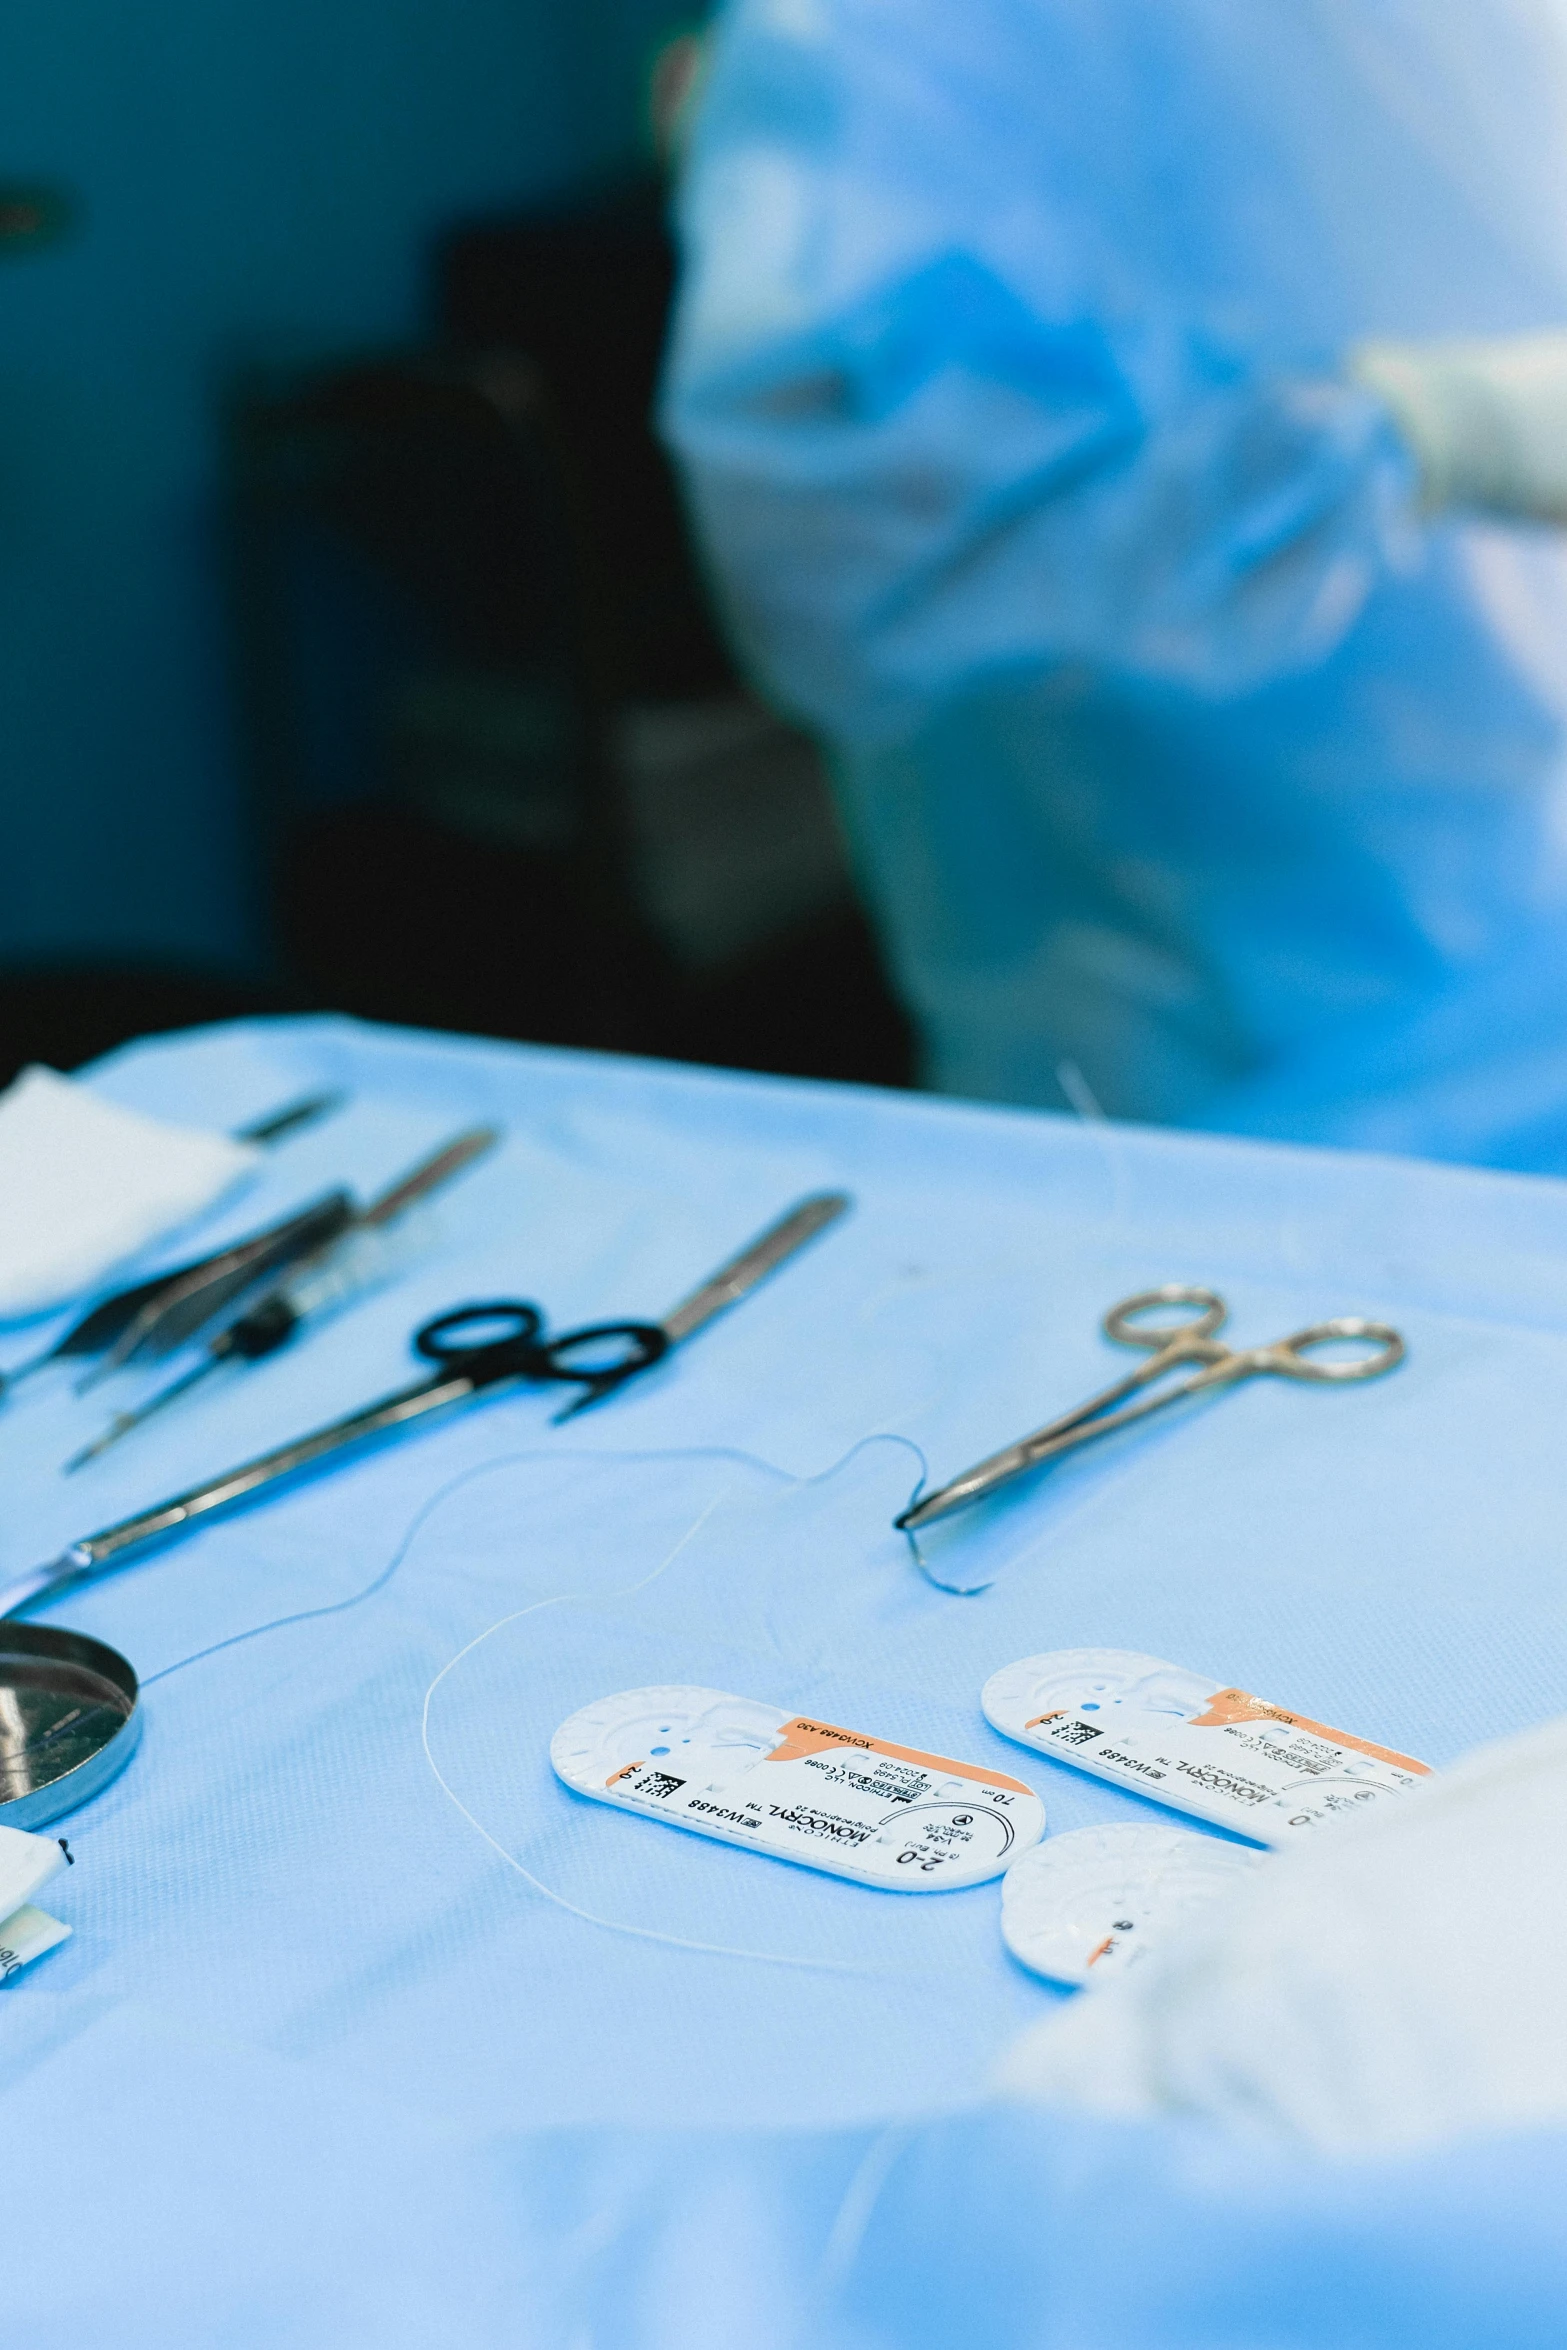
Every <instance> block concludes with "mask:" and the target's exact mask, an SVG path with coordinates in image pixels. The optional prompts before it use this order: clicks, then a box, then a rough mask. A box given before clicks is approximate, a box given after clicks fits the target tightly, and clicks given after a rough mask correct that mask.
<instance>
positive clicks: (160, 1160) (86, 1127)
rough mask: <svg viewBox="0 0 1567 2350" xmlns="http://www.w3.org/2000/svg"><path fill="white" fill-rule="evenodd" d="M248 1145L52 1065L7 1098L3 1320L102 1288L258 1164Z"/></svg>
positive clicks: (1, 1100) (1, 1121) (0, 1170)
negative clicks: (130, 1104) (108, 1097)
mask: <svg viewBox="0 0 1567 2350" xmlns="http://www.w3.org/2000/svg"><path fill="white" fill-rule="evenodd" d="M258 1156H259V1153H258V1152H257V1150H256V1148H255V1146H254V1145H253V1144H250V1143H240V1142H234V1141H232V1140H231V1139H230V1138H229V1137H228V1136H227V1135H226V1134H208V1133H204V1132H202V1131H201V1130H200V1129H198V1128H195V1127H190V1126H167V1125H165V1124H164V1122H163V1121H162V1119H161V1118H148V1117H144V1116H143V1114H142V1113H141V1112H140V1111H139V1110H125V1109H121V1108H120V1107H119V1106H118V1104H117V1103H114V1102H106V1101H103V1100H101V1099H100V1098H99V1097H98V1095H96V1094H95V1093H93V1092H91V1091H90V1089H89V1088H88V1087H87V1086H85V1085H80V1084H78V1083H77V1082H76V1080H75V1079H74V1078H70V1077H61V1076H58V1075H57V1074H56V1072H55V1071H54V1070H53V1069H40V1068H33V1069H24V1070H23V1071H22V1074H21V1076H20V1077H18V1078H17V1080H16V1082H15V1084H14V1085H11V1086H9V1087H8V1088H7V1089H6V1091H5V1092H4V1093H3V1094H0V1321H16V1320H19V1319H20V1318H21V1317H23V1316H24V1315H28V1314H40V1313H44V1312H47V1311H48V1309H49V1308H50V1307H51V1306H59V1305H64V1304H65V1303H66V1302H67V1301H68V1300H69V1299H71V1298H74V1297H78V1296H80V1295H81V1294H82V1293H83V1292H84V1291H86V1290H90V1289H94V1288H97V1287H98V1286H100V1285H101V1284H102V1283H103V1282H104V1281H105V1280H106V1279H107V1278H108V1276H109V1275H110V1274H111V1273H113V1272H114V1271H115V1270H116V1268H117V1267H118V1266H119V1265H121V1264H122V1263H123V1262H124V1261H125V1259H126V1258H127V1257H129V1256H131V1255H133V1254H134V1252H135V1251H136V1250H137V1249H139V1248H145V1247H146V1245H147V1243H148V1242H149V1241H153V1240H156V1239H158V1238H159V1237H160V1235H161V1234H163V1233H165V1232H170V1231H172V1230H174V1228H175V1227H176V1226H178V1225H180V1224H183V1223H186V1222H187V1221H188V1220H189V1219H190V1218H191V1217H192V1216H195V1215H199V1214H200V1212H201V1210H202V1209H203V1208H208V1207H210V1206H211V1205H212V1203H213V1201H214V1200H216V1199H218V1198H220V1197H221V1195H222V1194H223V1193H224V1192H226V1191H227V1190H228V1189H229V1188H230V1186H231V1185H232V1184H234V1183H235V1182H237V1181H238V1179H239V1178H240V1177H241V1176H242V1175H244V1174H246V1173H247V1172H248V1170H249V1169H250V1168H251V1167H252V1166H253V1165H254V1164H255V1161H256V1159H257V1157H258Z"/></svg>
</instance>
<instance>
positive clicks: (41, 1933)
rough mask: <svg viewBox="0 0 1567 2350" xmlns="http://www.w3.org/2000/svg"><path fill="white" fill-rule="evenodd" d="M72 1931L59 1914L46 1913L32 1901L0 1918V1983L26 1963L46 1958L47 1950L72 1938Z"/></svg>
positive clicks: (20, 1969)
mask: <svg viewBox="0 0 1567 2350" xmlns="http://www.w3.org/2000/svg"><path fill="white" fill-rule="evenodd" d="M70 1931H71V1929H70V1927H69V1926H62V1925H61V1923H60V1921H59V1919H58V1918H51V1917H46V1916H45V1915H44V1913H43V1911H42V1910H41V1909H34V1908H33V1906H32V1904H31V1902H24V1903H23V1905H22V1907H21V1908H20V1909H18V1910H13V1912H12V1913H11V1915H10V1916H9V1917H8V1918H6V1919H5V1920H4V1921H3V1922H0V1983H9V1981H10V1980H11V1977H12V1976H13V1975H19V1974H20V1973H21V1971H22V1969H23V1967H24V1966H31V1964H32V1962H33V1960H34V1959H35V1958H42V1956H43V1954H44V1952H45V1951H46V1950H53V1949H55V1948H56V1947H57V1946H58V1945H59V1944H60V1943H61V1942H64V1941H65V1940H66V1939H67V1938H68V1936H69V1934H70Z"/></svg>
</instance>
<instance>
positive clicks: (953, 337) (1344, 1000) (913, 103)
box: [665, 0, 1567, 1171]
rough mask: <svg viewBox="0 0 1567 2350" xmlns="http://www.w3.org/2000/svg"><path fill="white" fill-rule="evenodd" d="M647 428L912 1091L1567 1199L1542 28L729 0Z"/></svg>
mask: <svg viewBox="0 0 1567 2350" xmlns="http://www.w3.org/2000/svg"><path fill="white" fill-rule="evenodd" d="M682 219H683V235H684V242H685V250H686V256H687V274H686V281H685V289H684V295H683V300H682V305H681V309H680V313H679V318H678V324H677V331H676V336H675V342H674V347H673V354H672V358H671V363H670V369H669V377H668V384H667V391H666V401H665V419H666V427H667V430H668V432H669V434H670V436H671V438H672V440H673V442H674V444H675V446H676V448H677V449H678V451H679V452H680V454H681V457H682V460H683V463H684V466H685V469H686V473H687V478H688V482H689V485H690V494H691V498H692V502H693V506H694V510H695V513H696V516H697V518H698V523H699V526H700V528H701V530H702V532H703V534H704V537H705V540H706V543H707V545H708V548H709V550H710V552H711V557H712V561H713V565H714V569H715V572H716V575H717V577H718V580H719V582H720V585H721V589H722V592H723V595H724V597H725V601H726V604H727V608H728V611H729V614H730V617H731V621H732V626H733V628H734V631H735V634H736V637H737V640H738V642H739V644H740V645H741V647H742V649H743V652H744V654H745V656H746V658H747V659H748V661H749V663H750V665H751V667H752V669H753V671H754V673H755V674H756V676H757V677H758V679H759V680H760V681H761V682H762V684H763V685H764V686H765V687H766V689H767V690H769V691H770V692H771V693H772V694H773V695H774V696H775V697H776V698H777V699H778V700H780V701H781V702H782V703H783V704H784V705H785V706H787V707H788V708H790V709H792V710H793V711H795V712H797V713H799V714H800V715H802V716H803V717H804V718H805V719H806V720H807V721H808V722H810V723H811V724H812V725H814V726H815V727H816V728H818V729H819V730H820V732H821V733H822V734H823V736H824V737H825V739H826V741H827V742H828V744H829V746H830V748H831V751H832V755H833V762H834V766H835V769H836V772H837V775H838V778H839V783H840V789H841V797H842V805H843V808H844V812H845V816H846V819H847V823H848V828H849V832H850V835H851V838H852V841H853V844H854V849H855V854H856V858H857V862H858V867H859V871H860V874H861V878H862V882H863V885H864V888H865V891H866V894H867V897H868V899H869V901H870V903H871V905H872V907H873V909H874V911H875V914H876V917H877V919H878V922H879V924H880V926H881V930H882V933H883V937H884V941H885V944H886V947H887V951H888V954H889V957H890V960H891V963H892V966H893V968H894V971H895V973H896V975H897V978H898V981H899V984H900V986H901V988H902V990H903V992H904V994H905V996H906V998H907V1000H908V1002H909V1003H910V1005H911V1006H912V1008H913V1010H914V1012H915V1014H916V1017H917V1020H918V1022H919V1026H920V1031H921V1035H922V1039H923V1049H924V1056H925V1069H926V1075H927V1077H928V1080H929V1082H931V1083H932V1084H934V1085H936V1086H938V1087H941V1088H944V1089H946V1090H949V1091H953V1092H959V1093H965V1094H971V1095H979V1096H985V1097H989V1098H992V1099H996V1100H1001V1101H1011V1102H1024V1103H1040V1104H1045V1105H1054V1106H1057V1107H1060V1106H1063V1105H1064V1104H1073V1105H1075V1106H1077V1107H1079V1108H1088V1109H1092V1108H1094V1107H1099V1108H1102V1109H1103V1110H1104V1111H1105V1112H1107V1113H1109V1114H1110V1115H1112V1116H1116V1117H1127V1118H1139V1119H1152V1120H1159V1121H1169V1122H1175V1123H1184V1124H1189V1125H1193V1126H1200V1127H1206V1128H1215V1129H1221V1130H1226V1129H1227V1130H1231V1131H1234V1132H1238V1133H1248V1134H1262V1135H1272V1136H1280V1137H1289V1138H1298V1139H1302V1140H1308V1141H1321V1142H1329V1143H1338V1144H1349V1145H1357V1146H1364V1147H1371V1148H1378V1149H1387V1150H1395V1151H1412V1152H1419V1153H1426V1154H1430V1155H1434V1156H1439V1157H1449V1158H1458V1159H1469V1160H1478V1161H1482V1162H1488V1163H1490V1164H1493V1165H1498V1166H1506V1167H1519V1168H1541V1169H1553V1170H1562V1171H1567V537H1564V535H1563V532H1562V530H1561V528H1560V527H1559V525H1560V522H1561V520H1562V518H1564V517H1567V4H1564V0H1465V5H1463V6H1457V5H1453V6H1438V5H1434V4H1433V0H1289V4H1288V5H1285V4H1284V0H961V4H955V0H734V5H732V6H731V7H730V8H729V9H728V10H727V11H725V12H724V13H723V14H722V15H721V17H720V20H719V24H718V27H717V31H716V35H715V39H714V41H713V45H712V50H711V56H710V60H709V71H708V77H707V86H706V90H705V94H704V96H703V99H702V102H701V104H700V107H699V109H698V112H697V117H696V123H695V129H694V134H693V140H692V146H691V151H690V155H689V159H688V169H687V175H686V183H685V190H684V195H683V201H682Z"/></svg>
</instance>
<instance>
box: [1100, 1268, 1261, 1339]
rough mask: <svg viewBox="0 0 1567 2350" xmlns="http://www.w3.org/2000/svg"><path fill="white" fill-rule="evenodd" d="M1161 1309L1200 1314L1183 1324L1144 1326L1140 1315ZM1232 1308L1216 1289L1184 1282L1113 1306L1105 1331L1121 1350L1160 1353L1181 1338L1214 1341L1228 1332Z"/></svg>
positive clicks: (1146, 1291) (1171, 1283)
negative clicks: (1192, 1308)
mask: <svg viewBox="0 0 1567 2350" xmlns="http://www.w3.org/2000/svg"><path fill="white" fill-rule="evenodd" d="M1158 1306H1197V1307H1199V1308H1200V1309H1201V1311H1200V1312H1198V1313H1196V1314H1194V1315H1192V1316H1190V1317H1189V1318H1187V1319H1183V1320H1181V1321H1179V1322H1141V1321H1138V1320H1136V1319H1135V1317H1136V1316H1137V1315H1139V1314H1145V1313H1151V1312H1152V1311H1153V1310H1154V1309H1155V1308H1156V1307H1158ZM1228 1313H1229V1308H1228V1307H1227V1306H1226V1304H1225V1302H1224V1300H1223V1298H1222V1297H1220V1295H1219V1293H1218V1291H1217V1290H1214V1289H1198V1288H1194V1287H1193V1286H1191V1285H1190V1284H1189V1283H1187V1282H1184V1281H1167V1282H1165V1283H1164V1285H1163V1287H1162V1288H1159V1289H1140V1290H1139V1291H1138V1293H1137V1295H1136V1296H1135V1297H1123V1298H1122V1300H1121V1302H1120V1304H1119V1305H1118V1306H1112V1307H1111V1308H1110V1311H1109V1312H1108V1313H1107V1314H1106V1316H1105V1318H1104V1321H1103V1323H1102V1324H1101V1328H1102V1329H1103V1331H1104V1334H1105V1336H1106V1338H1113V1339H1114V1340H1115V1341H1116V1344H1117V1345H1118V1346H1145V1347H1149V1348H1152V1349H1153V1350H1155V1351H1157V1350H1158V1349H1159V1348H1160V1347H1163V1346H1170V1345H1172V1344H1173V1343H1174V1341H1175V1340H1176V1339H1179V1338H1212V1337H1214V1336H1215V1335H1216V1333H1217V1332H1219V1331H1220V1330H1222V1329H1223V1328H1224V1324H1225V1320H1226V1318H1227V1316H1228Z"/></svg>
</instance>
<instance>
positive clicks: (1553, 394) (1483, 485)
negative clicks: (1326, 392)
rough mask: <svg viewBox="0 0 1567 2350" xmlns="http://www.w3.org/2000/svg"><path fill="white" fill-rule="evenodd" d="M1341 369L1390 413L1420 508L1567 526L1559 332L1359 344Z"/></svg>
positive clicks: (1566, 366) (1564, 352) (1566, 388)
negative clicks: (1410, 462)
mask: <svg viewBox="0 0 1567 2350" xmlns="http://www.w3.org/2000/svg"><path fill="white" fill-rule="evenodd" d="M1349 373H1350V375H1351V376H1352V378H1353V379H1354V380H1355V381H1356V382H1357V383H1360V384H1363V385H1364V386H1365V387H1366V389H1367V390H1368V391H1372V392H1375V393H1376V394H1377V396H1378V398H1379V399H1381V400H1383V401H1385V403H1386V404H1387V406H1388V407H1389V408H1390V409H1391V410H1392V412H1393V416H1394V418H1395V420H1396V422H1397V424H1398V426H1399V429H1400V431H1401V432H1402V433H1403V435H1404V438H1405V440H1406V441H1407V442H1408V443H1409V446H1410V448H1411V449H1412V450H1413V451H1414V454H1415V457H1416V458H1417V460H1418V461H1419V465H1420V473H1421V490H1422V495H1423V499H1424V503H1425V504H1426V506H1427V507H1428V508H1430V509H1432V510H1433V511H1435V510H1440V509H1441V508H1443V507H1448V506H1475V507H1479V508H1481V509H1483V510H1484V511H1487V512H1490V513H1493V514H1512V515H1523V516H1528V517H1531V518H1532V519H1533V520H1535V521H1539V522H1561V523H1567V329H1555V330H1553V331H1552V332H1551V333H1549V334H1533V335H1496V336H1492V337H1490V338H1488V339H1485V340H1481V341H1475V342H1440V343H1438V342H1431V343H1383V342H1372V343H1361V344H1360V345H1359V346H1358V347H1357V348H1356V349H1355V350H1353V351H1352V352H1351V353H1350V355H1349Z"/></svg>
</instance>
